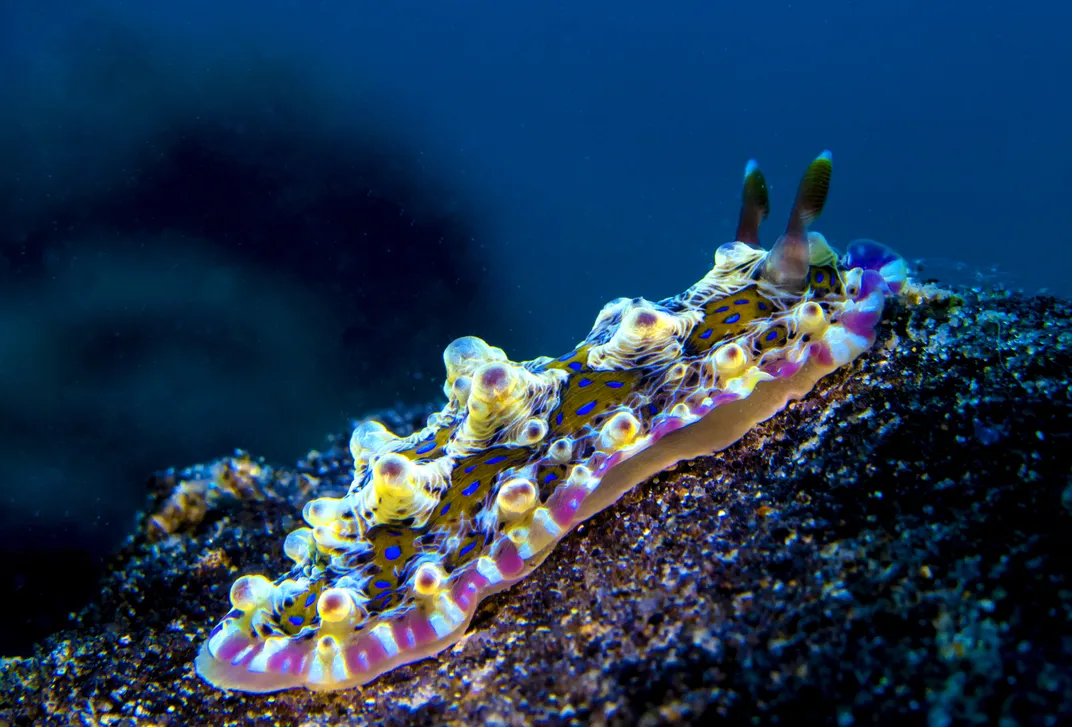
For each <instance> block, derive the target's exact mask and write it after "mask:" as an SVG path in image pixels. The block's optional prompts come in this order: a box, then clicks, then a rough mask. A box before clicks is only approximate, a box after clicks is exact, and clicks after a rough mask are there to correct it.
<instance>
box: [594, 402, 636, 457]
mask: <svg viewBox="0 0 1072 727" xmlns="http://www.w3.org/2000/svg"><path fill="white" fill-rule="evenodd" d="M638 434H640V420H639V419H637V418H636V417H635V416H633V414H632V412H628V411H620V412H618V413H616V414H615V415H614V416H612V417H611V418H610V419H608V420H607V421H606V422H605V423H604V424H603V427H602V429H600V432H599V441H600V445H601V447H602V449H603V450H604V451H606V452H616V451H618V450H619V449H624V448H625V447H628V446H629V445H631V444H632V443H633V442H635V441H636V438H637V435H638Z"/></svg>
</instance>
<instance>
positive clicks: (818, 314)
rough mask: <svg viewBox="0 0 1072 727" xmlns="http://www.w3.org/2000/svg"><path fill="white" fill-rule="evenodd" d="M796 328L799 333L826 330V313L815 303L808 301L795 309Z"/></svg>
mask: <svg viewBox="0 0 1072 727" xmlns="http://www.w3.org/2000/svg"><path fill="white" fill-rule="evenodd" d="M796 319H797V328H798V329H800V332H801V333H818V332H820V331H822V330H823V329H824V328H826V313H824V312H823V307H822V306H821V305H819V304H818V303H816V302H815V301H808V302H807V303H805V304H803V305H802V306H800V307H799V308H798V309H797V313H796Z"/></svg>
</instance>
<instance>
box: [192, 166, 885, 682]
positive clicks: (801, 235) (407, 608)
mask: <svg viewBox="0 0 1072 727" xmlns="http://www.w3.org/2000/svg"><path fill="white" fill-rule="evenodd" d="M829 174H830V156H829V154H828V153H824V154H823V155H821V156H820V157H819V158H818V159H816V160H815V161H814V162H813V163H812V165H811V166H810V167H809V168H808V173H807V174H806V175H805V178H804V181H803V182H802V183H801V188H800V191H799V192H798V196H797V202H796V204H795V206H794V208H793V211H792V213H791V215H790V222H789V225H788V226H787V228H786V232H785V235H783V236H782V237H781V238H780V239H779V240H778V242H777V243H776V244H775V245H774V247H773V248H772V249H771V250H770V251H769V252H768V251H765V250H764V249H763V248H761V247H760V246H759V242H758V226H759V222H760V221H761V220H762V219H763V218H764V217H766V212H767V204H766V184H765V182H764V181H763V178H762V175H761V173H760V172H759V170H758V167H757V166H755V164H754V163H752V162H750V163H749V165H748V167H747V168H746V177H745V193H744V200H743V204H742V215H741V226H740V228H739V229H738V234H737V239H738V240H739V241H737V242H730V243H727V244H725V245H722V246H721V247H719V248H718V250H717V251H716V253H715V263H714V267H713V268H712V269H711V270H710V271H709V272H708V273H707V275H705V276H704V277H703V278H702V279H701V280H700V281H699V282H697V283H696V284H695V285H693V286H692V287H690V288H689V289H688V290H686V291H684V292H683V293H681V294H679V295H676V296H673V297H671V298H667V299H665V300H662V301H659V302H651V301H648V300H645V299H643V298H632V299H626V298H619V299H617V300H614V301H612V302H611V303H609V304H607V306H606V307H604V308H603V310H602V311H601V312H600V313H599V315H598V316H597V317H596V321H595V325H594V326H593V328H592V330H591V332H590V333H589V334H588V335H587V336H586V337H585V339H584V340H583V341H581V342H580V343H579V344H578V345H577V346H576V347H575V348H574V349H573V350H572V351H569V352H567V353H565V354H564V355H562V356H559V357H557V358H546V357H545V358H539V359H536V360H533V361H527V362H523V363H515V362H513V361H510V360H509V359H508V358H507V356H506V354H505V353H504V352H503V351H502V350H500V349H498V348H494V347H492V346H490V345H488V344H487V343H485V342H484V341H482V340H480V339H478V338H461V339H458V340H457V341H454V342H453V343H451V344H450V345H449V346H448V347H447V349H446V351H445V352H444V354H443V359H444V363H445V365H446V374H447V375H446V382H445V384H444V393H445V394H446V396H447V404H446V406H445V407H444V408H443V409H442V410H441V411H439V412H436V413H434V414H433V415H432V416H431V417H429V420H428V423H427V426H426V427H425V428H424V429H422V430H421V431H419V432H416V433H415V434H412V435H410V436H407V437H399V436H396V435H394V434H392V433H391V432H389V431H387V430H386V429H385V428H384V427H383V426H382V425H379V424H377V423H375V422H369V423H365V424H362V425H360V426H358V427H357V428H356V429H355V430H354V432H353V436H352V438H351V442H350V448H351V451H352V453H353V457H354V479H353V484H352V486H351V488H350V490H349V492H348V493H347V494H346V495H345V496H344V497H342V498H339V499H332V498H320V499H316V500H312V501H311V502H309V503H307V504H306V506H305V508H304V510H303V513H302V515H303V517H304V519H305V521H306V523H307V525H308V526H307V527H302V528H299V529H297V530H295V531H293V532H291V533H290V534H289V535H288V536H287V538H286V541H285V543H284V545H283V548H284V551H285V553H286V554H287V556H288V557H289V558H290V559H291V560H293V561H294V567H293V568H292V569H291V571H290V572H289V573H286V574H285V575H284V576H282V577H280V578H278V579H277V580H275V581H274V582H273V581H270V580H268V579H267V578H265V577H263V576H260V575H247V576H242V577H241V578H239V579H238V580H237V581H236V582H235V583H234V584H233V586H232V587H231V593H230V599H231V605H232V608H231V611H230V612H229V613H228V614H227V615H226V616H225V617H224V618H223V620H222V621H221V622H220V623H219V624H218V625H217V626H216V627H215V628H214V629H213V630H212V632H211V634H210V636H209V638H208V640H207V641H206V642H205V644H204V645H203V647H202V649H201V652H200V654H199V655H198V657H197V660H196V669H197V673H198V674H199V675H200V676H201V677H202V678H204V679H205V680H207V681H208V682H210V683H211V684H213V685H215V686H217V687H221V688H225V689H238V690H243V691H249V692H270V691H275V690H280V689H287V688H292V687H306V688H309V689H321V690H325V689H343V688H347V687H353V686H356V685H360V684H365V683H367V682H369V681H370V680H372V679H375V678H376V677H377V676H379V675H380V674H383V673H384V672H386V671H388V670H390V669H393V668H394V667H396V666H398V665H400V664H405V663H409V662H413V661H416V660H419V659H423V658H426V657H429V656H432V655H435V654H437V653H438V652H440V651H442V650H443V649H445V648H446V647H448V646H450V645H451V644H453V643H455V642H456V641H458V640H459V639H460V638H461V636H462V635H463V634H464V632H465V629H466V628H467V626H468V624H469V621H470V620H471V618H472V616H473V613H474V611H475V610H476V607H477V605H478V604H479V602H480V601H481V600H482V599H484V598H486V597H487V596H489V595H490V594H492V593H495V592H497V591H500V590H503V589H505V588H508V587H509V586H511V585H513V584H514V583H517V582H518V581H520V580H521V579H523V578H524V577H525V576H526V575H527V574H528V573H529V572H531V571H532V570H533V569H534V568H536V567H537V566H538V565H539V564H540V563H541V562H542V561H543V559H544V558H545V557H546V556H547V555H548V553H549V552H550V551H551V550H552V549H553V548H554V546H555V545H556V543H558V542H559V541H560V540H561V539H562V538H563V537H565V536H566V535H567V533H569V531H570V530H572V529H573V528H575V527H576V526H577V525H578V524H579V523H580V522H582V521H583V520H584V519H586V518H588V517H591V516H592V515H594V514H595V513H597V512H599V511H600V510H602V509H604V508H606V507H608V506H609V505H611V504H612V503H614V502H615V501H616V500H617V499H619V498H620V497H621V496H622V495H623V494H624V493H625V492H627V491H628V490H629V489H630V488H632V487H633V486H635V485H636V484H638V483H639V482H642V481H643V480H645V479H646V478H647V477H649V476H651V475H652V474H654V473H656V472H658V471H660V470H662V469H664V468H666V467H668V466H670V465H672V464H673V463H675V462H678V461H680V460H682V459H688V458H692V457H696V456H699V455H702V454H705V453H710V452H712V451H717V450H719V449H722V448H725V447H727V446H729V445H730V444H732V443H733V442H735V441H736V440H737V439H739V438H740V437H741V436H742V435H743V434H744V433H745V432H747V431H748V429H750V428H751V427H753V426H754V425H755V424H756V423H758V422H761V421H763V420H765V419H767V418H769V417H771V416H773V415H774V414H775V413H777V412H778V411H779V410H780V409H782V408H783V407H784V406H785V404H786V403H787V402H788V401H789V400H791V399H798V398H801V397H803V396H805V395H806V394H807V392H808V391H810V390H811V388H812V387H813V386H814V384H815V382H816V381H817V380H818V379H819V378H821V377H822V376H825V375H826V374H828V373H830V372H831V371H834V370H835V369H837V368H838V367H841V366H844V365H846V364H847V363H849V362H850V361H852V360H853V359H854V358H856V357H857V356H858V355H860V354H861V353H862V352H863V351H865V350H866V349H867V348H868V347H869V346H870V345H871V344H872V343H873V341H874V338H875V326H876V324H877V323H878V320H879V318H880V316H881V314H882V308H883V304H884V298H885V297H886V296H887V295H890V294H893V293H896V292H898V291H899V290H900V289H901V287H902V286H903V285H904V283H905V280H906V267H905V264H904V261H903V260H902V259H901V258H900V257H898V256H897V255H896V254H894V253H893V252H891V251H890V250H889V249H888V248H886V247H884V246H882V245H880V244H878V243H875V242H871V241H860V242H857V243H853V244H851V245H850V246H849V249H848V251H847V253H846V255H844V256H843V257H841V258H839V257H838V256H837V255H836V254H835V253H834V251H833V250H832V249H831V248H830V246H829V245H827V243H826V241H825V240H824V239H823V237H822V236H821V235H819V234H817V233H814V232H808V231H807V226H808V223H810V222H811V221H812V220H813V219H814V218H815V217H816V216H817V215H818V214H819V212H820V211H821V210H822V207H823V203H824V202H825V197H826V189H827V185H828V183H829Z"/></svg>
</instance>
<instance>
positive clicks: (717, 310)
mask: <svg viewBox="0 0 1072 727" xmlns="http://www.w3.org/2000/svg"><path fill="white" fill-rule="evenodd" d="M729 309H730V307H729V306H728V305H724V306H722V307H721V308H715V313H725V312H726V311H728V310H729Z"/></svg>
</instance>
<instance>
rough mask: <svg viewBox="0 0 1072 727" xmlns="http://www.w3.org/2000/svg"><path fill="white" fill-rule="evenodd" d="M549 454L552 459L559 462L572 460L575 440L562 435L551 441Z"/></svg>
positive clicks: (563, 462)
mask: <svg viewBox="0 0 1072 727" xmlns="http://www.w3.org/2000/svg"><path fill="white" fill-rule="evenodd" d="M547 454H548V456H550V457H551V460H552V461H554V462H557V463H559V464H565V463H566V462H569V461H570V457H572V456H573V440H572V439H570V438H569V437H562V438H561V439H556V440H555V441H553V442H552V443H551V447H550V448H549V449H548V450H547Z"/></svg>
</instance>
